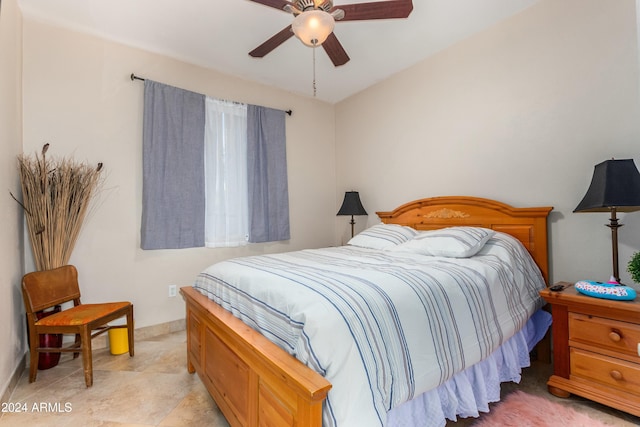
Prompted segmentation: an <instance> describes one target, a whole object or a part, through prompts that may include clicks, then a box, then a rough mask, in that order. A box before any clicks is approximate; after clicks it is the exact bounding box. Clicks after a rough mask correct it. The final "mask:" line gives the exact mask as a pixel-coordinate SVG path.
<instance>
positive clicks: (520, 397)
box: [473, 391, 606, 427]
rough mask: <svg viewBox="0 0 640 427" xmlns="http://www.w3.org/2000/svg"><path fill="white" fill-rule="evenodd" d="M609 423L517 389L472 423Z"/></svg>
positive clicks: (537, 426) (536, 426) (493, 426)
mask: <svg viewBox="0 0 640 427" xmlns="http://www.w3.org/2000/svg"><path fill="white" fill-rule="evenodd" d="M511 426H513V427H558V426H568V427H606V424H603V423H602V422H600V421H597V420H594V419H592V418H589V417H588V416H586V415H585V414H581V413H580V412H577V411H575V410H574V409H572V408H570V407H569V406H566V405H562V404H559V403H554V402H551V401H550V400H547V399H545V398H543V397H539V396H533V395H531V394H527V393H524V392H522V391H514V392H512V393H510V394H509V395H507V397H506V398H505V399H504V400H503V401H502V402H499V403H497V404H496V405H495V406H492V407H491V411H490V412H489V413H488V414H483V415H482V416H481V417H480V420H479V421H478V422H476V423H473V427H511Z"/></svg>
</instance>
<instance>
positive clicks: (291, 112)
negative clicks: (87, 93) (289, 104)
mask: <svg viewBox="0 0 640 427" xmlns="http://www.w3.org/2000/svg"><path fill="white" fill-rule="evenodd" d="M134 80H140V81H144V79H143V78H142V77H138V76H136V75H135V74H133V73H131V81H134ZM285 113H287V114H288V115H291V114H293V111H291V110H286V111H285Z"/></svg>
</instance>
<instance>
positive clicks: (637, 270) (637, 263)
mask: <svg viewBox="0 0 640 427" xmlns="http://www.w3.org/2000/svg"><path fill="white" fill-rule="evenodd" d="M627 271H628V272H629V274H631V279H633V281H634V282H636V283H640V252H636V253H635V254H633V256H632V257H631V259H630V260H629V264H627Z"/></svg>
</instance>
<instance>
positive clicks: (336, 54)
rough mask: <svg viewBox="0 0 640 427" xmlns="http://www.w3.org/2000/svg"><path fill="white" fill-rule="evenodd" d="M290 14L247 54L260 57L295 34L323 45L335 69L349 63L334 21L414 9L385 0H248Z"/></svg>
mask: <svg viewBox="0 0 640 427" xmlns="http://www.w3.org/2000/svg"><path fill="white" fill-rule="evenodd" d="M250 1H253V2H255V3H260V4H263V5H265V6H270V7H273V8H275V9H280V10H283V11H285V12H288V13H291V14H293V16H294V17H295V18H294V20H293V23H292V24H291V25H289V26H287V27H286V28H284V29H283V30H282V31H280V32H279V33H277V34H275V35H274V36H273V37H271V38H270V39H268V40H267V41H265V42H264V43H262V44H261V45H260V46H258V47H257V48H255V49H254V50H252V51H251V52H249V55H251V56H253V57H254V58H262V57H263V56H265V55H266V54H268V53H269V52H271V51H272V50H274V49H275V48H276V47H278V46H280V45H281V44H282V43H284V42H285V41H287V40H289V38H290V37H291V36H293V35H294V34H295V35H296V36H297V37H298V38H300V40H301V41H302V42H303V43H304V44H306V45H307V46H314V47H315V46H319V45H322V47H323V48H324V50H325V52H327V55H329V58H330V59H331V62H333V65H335V66H336V67H337V66H339V65H344V64H346V63H347V62H348V61H349V55H347V52H346V51H345V50H344V48H343V47H342V44H340V42H339V41H338V38H337V37H336V35H335V34H334V33H333V27H334V23H335V21H362V20H367V19H390V18H406V17H408V16H409V14H410V13H411V11H412V10H413V3H412V0H387V1H377V2H369V3H354V4H344V5H340V6H334V5H333V1H332V0H295V1H288V0H250Z"/></svg>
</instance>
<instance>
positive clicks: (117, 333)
mask: <svg viewBox="0 0 640 427" xmlns="http://www.w3.org/2000/svg"><path fill="white" fill-rule="evenodd" d="M109 349H110V351H111V354H113V355H118V354H124V353H127V352H128V351H129V336H128V334H127V328H126V327H123V328H113V329H109Z"/></svg>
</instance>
